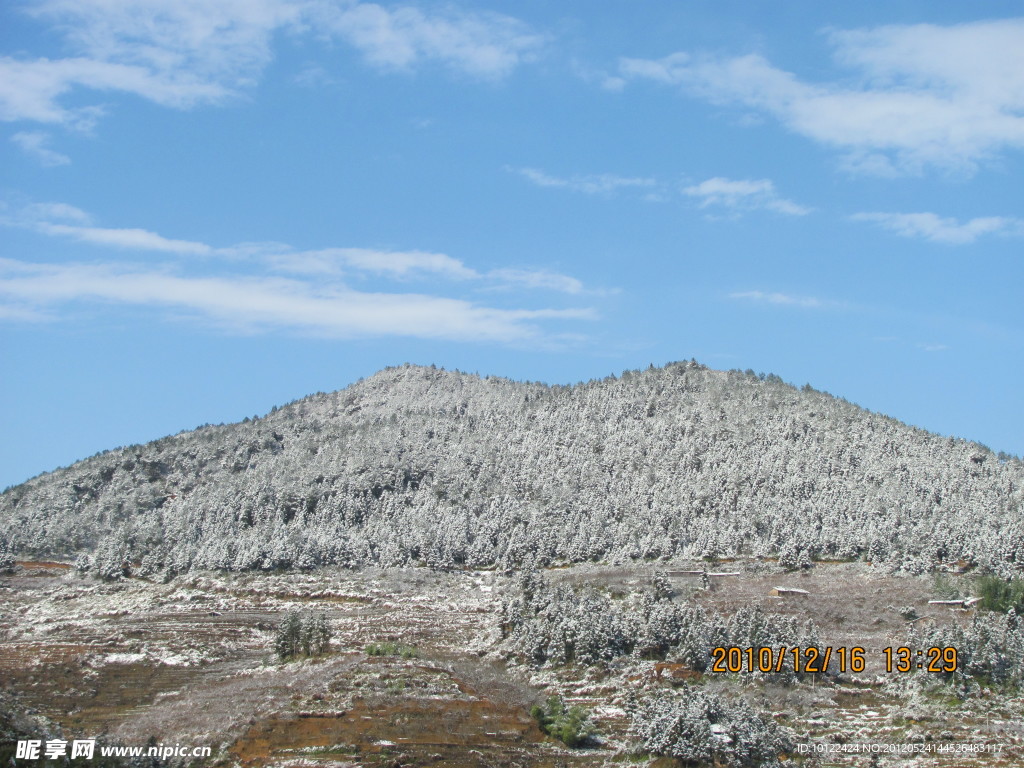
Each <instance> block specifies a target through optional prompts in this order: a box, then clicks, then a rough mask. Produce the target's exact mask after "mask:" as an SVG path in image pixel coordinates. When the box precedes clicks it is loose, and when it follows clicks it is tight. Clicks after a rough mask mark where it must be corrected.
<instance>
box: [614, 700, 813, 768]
mask: <svg viewBox="0 0 1024 768" xmlns="http://www.w3.org/2000/svg"><path fill="white" fill-rule="evenodd" d="M630 710H631V712H630V714H631V718H632V723H631V725H630V734H631V735H632V736H633V738H634V739H635V740H636V745H637V749H638V751H640V752H643V753H646V754H650V755H658V756H664V757H672V758H675V759H677V760H681V761H683V762H685V763H697V764H701V765H704V764H708V765H726V766H730V767H731V768H732V767H735V768H755V767H756V768H761V767H762V766H774V765H779V764H780V762H779V758H780V755H782V754H784V753H787V752H790V751H792V749H793V745H792V743H791V740H790V738H789V736H788V735H787V734H786V732H785V731H784V730H783V729H782V728H780V727H779V726H778V725H777V724H776V723H775V722H774V721H772V720H770V719H766V718H764V717H762V716H761V715H759V714H758V713H756V712H755V711H754V710H753V709H751V708H750V705H748V704H747V703H746V702H744V701H734V702H728V701H726V700H725V699H722V698H721V697H719V696H715V695H713V694H710V693H707V692H705V691H701V690H696V689H692V688H684V689H682V691H681V692H680V694H679V695H673V694H669V693H665V692H663V693H661V694H659V695H657V696H654V697H651V698H648V699H645V700H643V701H639V702H634V703H633V704H632V705H631V706H630Z"/></svg>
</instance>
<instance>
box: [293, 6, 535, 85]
mask: <svg viewBox="0 0 1024 768" xmlns="http://www.w3.org/2000/svg"><path fill="white" fill-rule="evenodd" d="M313 16H314V17H315V18H316V20H317V21H318V22H319V24H318V29H326V30H329V31H330V32H331V33H333V34H335V35H337V36H338V37H340V38H342V39H343V40H345V41H346V42H348V43H349V44H350V45H352V46H354V47H355V48H357V49H358V50H359V51H360V52H361V53H362V54H363V56H365V57H366V60H367V61H368V62H369V63H370V64H372V65H375V66H377V67H380V68H383V69H392V70H409V69H411V68H412V67H414V66H416V65H418V64H420V63H421V62H424V61H430V60H434V61H439V62H441V63H443V64H446V65H448V66H449V67H451V68H453V69H455V70H457V71H460V72H463V73H466V74H469V75H472V76H475V77H482V78H497V77H504V76H505V75H507V74H508V73H509V72H511V71H512V70H513V69H514V68H515V67H516V66H517V65H518V64H520V63H521V62H522V61H523V60H524V59H528V58H531V57H532V56H533V55H534V54H535V53H536V51H537V50H538V49H539V48H540V47H541V45H542V44H543V43H544V38H543V36H541V35H538V34H535V33H533V32H531V31H530V29H529V28H528V27H527V26H526V25H525V24H524V23H522V22H521V21H519V20H518V19H514V18H512V17H510V16H504V15H501V14H498V13H492V12H472V13H471V12H464V11H455V10H448V11H446V12H444V13H433V14H430V15H428V14H426V13H424V12H423V11H421V10H419V9H418V8H414V7H412V6H399V7H392V8H388V7H384V6H381V5H377V4H375V3H350V4H345V5H338V4H334V3H318V4H317V6H316V10H315V12H314V13H313Z"/></svg>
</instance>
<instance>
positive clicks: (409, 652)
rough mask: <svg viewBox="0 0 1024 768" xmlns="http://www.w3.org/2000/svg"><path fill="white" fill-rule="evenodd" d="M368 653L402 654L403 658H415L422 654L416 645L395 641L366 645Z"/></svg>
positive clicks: (371, 654) (373, 654) (372, 654)
mask: <svg viewBox="0 0 1024 768" xmlns="http://www.w3.org/2000/svg"><path fill="white" fill-rule="evenodd" d="M366 653H367V654H368V655H370V656H400V657H402V658H403V659H415V658H416V657H417V656H419V655H420V654H419V651H418V650H416V646H415V645H402V644H401V643H394V642H387V643H370V644H369V645H368V646H366Z"/></svg>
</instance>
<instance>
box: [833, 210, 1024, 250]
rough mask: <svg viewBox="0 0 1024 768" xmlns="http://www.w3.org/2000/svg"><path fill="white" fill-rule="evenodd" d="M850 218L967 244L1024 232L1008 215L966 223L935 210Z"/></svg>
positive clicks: (936, 240) (900, 232)
mask: <svg viewBox="0 0 1024 768" xmlns="http://www.w3.org/2000/svg"><path fill="white" fill-rule="evenodd" d="M850 218H851V219H853V220H854V221H867V222H871V223H873V224H877V225H878V226H880V227H883V228H885V229H888V230H890V231H892V232H895V233H896V234H898V235H901V236H903V237H920V238H924V239H925V240H930V241H931V242H933V243H944V244H946V245H967V244H969V243H973V242H974V241H975V240H977V239H978V238H979V237H982V236H983V235H990V234H1007V235H1011V234H1015V235H1024V222H1022V221H1021V220H1020V219H1015V218H1012V217H1006V216H983V217H979V218H975V219H971V220H970V221H965V222H963V223H961V222H959V221H957V220H956V219H951V218H944V217H942V216H938V215H937V214H934V213H857V214H854V215H853V216H851V217H850Z"/></svg>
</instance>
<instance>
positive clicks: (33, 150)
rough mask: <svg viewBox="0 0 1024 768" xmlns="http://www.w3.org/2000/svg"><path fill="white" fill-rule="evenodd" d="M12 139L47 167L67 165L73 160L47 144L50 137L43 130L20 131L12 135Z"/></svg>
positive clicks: (22, 149)
mask: <svg viewBox="0 0 1024 768" xmlns="http://www.w3.org/2000/svg"><path fill="white" fill-rule="evenodd" d="M11 141H13V142H14V143H15V144H17V145H18V147H19V148H20V149H21V151H22V152H24V153H25V154H27V155H31V156H32V157H34V158H35V159H36V160H38V161H39V164H40V165H42V166H44V167H46V168H53V167H56V166H58V165H67V164H68V163H70V162H71V158H70V157H68V156H67V155H62V154H61V153H60V152H55V151H54V150H52V149H50V148H49V147H48V146H47V144H49V142H50V137H49V135H48V134H45V133H43V132H42V131H20V132H19V133H16V134H14V135H13V136H11Z"/></svg>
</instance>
